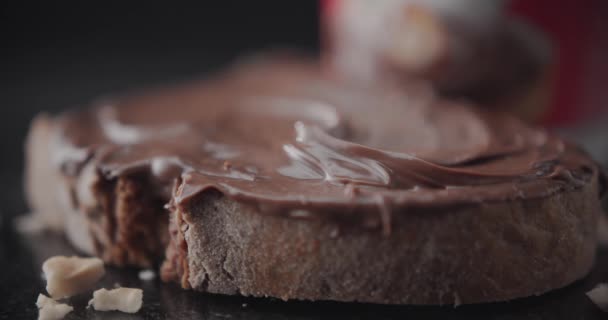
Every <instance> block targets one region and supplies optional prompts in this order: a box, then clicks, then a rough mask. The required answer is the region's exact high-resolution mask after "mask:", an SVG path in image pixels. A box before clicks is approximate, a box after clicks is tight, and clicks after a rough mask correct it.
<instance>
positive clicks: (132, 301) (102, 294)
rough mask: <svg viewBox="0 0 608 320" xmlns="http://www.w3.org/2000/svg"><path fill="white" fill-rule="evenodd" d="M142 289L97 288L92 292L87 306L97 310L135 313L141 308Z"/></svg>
mask: <svg viewBox="0 0 608 320" xmlns="http://www.w3.org/2000/svg"><path fill="white" fill-rule="evenodd" d="M143 295H144V294H143V291H142V290H141V289H135V288H116V289H112V290H106V289H103V288H102V289H99V290H96V291H95V292H93V299H91V300H90V301H89V306H93V309H95V310H97V311H121V312H126V313H135V312H137V311H139V309H141V305H142V299H143Z"/></svg>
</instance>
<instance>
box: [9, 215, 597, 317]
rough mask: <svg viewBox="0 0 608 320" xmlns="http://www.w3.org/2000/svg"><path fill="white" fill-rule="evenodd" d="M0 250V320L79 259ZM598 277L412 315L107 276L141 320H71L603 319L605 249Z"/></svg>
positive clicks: (12, 243)
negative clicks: (50, 263)
mask: <svg viewBox="0 0 608 320" xmlns="http://www.w3.org/2000/svg"><path fill="white" fill-rule="evenodd" d="M0 227H2V233H1V237H2V242H1V243H0V283H2V286H0V299H1V301H2V304H0V319H16V318H23V319H34V318H36V317H37V312H38V311H37V308H36V306H35V301H36V297H37V296H38V294H39V293H43V292H45V291H44V286H45V284H44V281H43V280H42V278H41V276H40V274H41V271H40V266H41V264H42V262H43V261H44V260H45V259H46V258H47V257H49V256H52V255H56V254H66V255H70V254H76V252H75V251H74V250H73V249H72V248H71V247H69V246H68V245H67V243H66V242H65V241H64V239H63V238H61V237H59V236H54V235H33V236H23V235H19V234H16V233H15V231H14V230H13V229H12V227H10V225H9V224H7V223H6V221H4V223H2V224H1V225H0ZM599 253H600V254H599V258H598V260H597V263H596V267H595V269H594V270H593V271H592V273H591V274H590V275H589V276H588V277H587V278H585V279H584V280H582V281H579V282H578V283H576V284H574V285H571V286H569V287H567V288H564V289H561V290H557V291H555V292H552V293H549V294H546V295H543V296H540V297H533V298H528V299H521V300H518V301H515V302H509V303H496V304H485V305H480V306H461V307H458V308H453V307H450V306H448V307H441V308H439V307H407V306H382V305H371V304H354V303H335V302H284V301H280V300H276V299H259V298H255V299H254V298H245V297H230V296H221V295H211V294H202V293H196V292H192V291H185V290H182V289H180V288H178V287H177V286H176V285H173V284H161V283H160V281H159V280H158V279H155V280H153V281H148V282H146V281H141V280H139V278H138V276H137V270H120V271H119V270H117V269H114V268H109V269H108V273H107V274H106V276H105V277H104V279H103V280H102V282H101V283H100V286H103V287H106V288H112V287H113V286H114V285H116V284H120V285H121V286H125V287H138V288H142V289H143V290H144V304H143V308H142V310H140V311H139V312H138V313H136V314H125V313H119V312H97V311H94V310H91V309H87V308H86V305H87V302H88V300H89V299H90V297H91V293H87V294H82V295H79V296H77V297H73V298H71V299H69V301H68V303H69V304H71V305H73V306H74V311H73V312H72V313H70V314H69V315H68V317H67V318H66V319H81V318H90V319H269V320H272V319H501V320H508V319H514V320H515V319H519V320H521V319H535V320H537V319H605V316H606V315H605V314H603V313H602V312H601V311H600V310H599V309H598V308H597V307H596V306H595V305H593V303H592V302H591V301H590V300H589V299H588V298H587V297H586V296H585V292H586V291H588V290H589V289H591V288H592V287H593V286H594V285H595V284H596V283H598V282H601V281H607V280H608V250H606V249H601V250H600V252H599Z"/></svg>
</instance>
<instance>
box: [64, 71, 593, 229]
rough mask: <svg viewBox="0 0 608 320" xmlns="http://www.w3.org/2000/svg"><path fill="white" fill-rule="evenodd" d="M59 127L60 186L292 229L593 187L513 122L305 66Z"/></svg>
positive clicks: (580, 166)
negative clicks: (97, 177)
mask: <svg viewBox="0 0 608 320" xmlns="http://www.w3.org/2000/svg"><path fill="white" fill-rule="evenodd" d="M60 121H61V123H62V125H61V128H62V130H61V131H60V132H59V133H58V136H57V139H56V140H55V141H56V143H57V148H56V150H57V152H56V154H55V157H54V158H55V160H56V161H58V163H59V164H61V165H62V166H63V169H64V172H65V173H66V174H74V173H75V172H76V173H77V171H78V170H79V168H80V167H82V164H83V163H84V162H94V163H96V165H97V167H98V168H99V170H100V171H101V172H102V173H103V174H104V175H105V176H106V177H107V178H108V179H111V178H113V177H116V176H119V175H124V174H129V173H132V172H141V171H142V170H144V171H147V172H149V173H150V175H151V176H152V177H153V178H154V180H155V181H157V184H158V185H159V186H161V187H165V188H166V190H170V188H171V186H173V184H174V183H175V181H177V182H178V187H177V189H176V190H177V191H176V192H175V194H174V195H173V203H175V204H178V205H179V204H182V203H184V202H187V201H188V200H189V199H191V198H192V197H195V196H196V195H197V194H200V193H201V192H205V191H206V190H212V189H214V190H218V191H220V192H221V193H223V194H224V195H225V196H228V197H231V198H233V199H235V200H237V201H240V202H243V203H247V204H251V205H254V206H256V207H257V208H258V209H259V211H260V212H268V213H271V212H274V213H285V214H290V215H292V216H294V217H296V216H305V215H307V214H309V213H310V212H321V211H332V212H336V211H339V212H341V213H342V214H350V213H356V212H369V211H374V212H379V211H380V213H386V211H387V210H388V209H387V208H390V209H391V210H394V209H396V208H405V207H423V208H426V207H441V206H448V205H454V204H466V203H469V204H470V203H483V202H487V201H504V200H510V199H518V198H532V197H543V196H547V195H551V194H553V193H555V192H559V191H561V190H565V189H568V188H577V187H580V186H581V185H583V184H585V183H586V182H588V181H590V179H592V177H593V176H595V175H598V168H597V166H596V165H595V164H594V163H593V162H592V161H591V160H590V159H589V158H588V156H587V155H586V154H585V153H583V152H582V151H580V150H579V149H578V148H576V147H574V146H572V145H570V144H568V143H566V142H564V141H562V140H560V139H558V138H556V137H554V136H552V135H550V134H549V133H547V132H545V131H543V130H540V129H535V128H531V127H529V126H527V125H525V124H523V123H522V122H520V121H519V120H516V119H515V118H511V117H509V116H506V115H502V114H495V113H490V112H488V111H484V110H480V109H476V108H475V107H472V106H469V105H467V104H465V103H462V102H456V101H445V100H441V99H439V98H437V97H435V96H434V95H433V94H432V91H431V90H429V89H428V87H427V86H426V85H425V84H419V83H412V84H411V85H410V87H409V88H408V89H404V88H403V87H402V86H400V87H399V88H398V89H394V88H391V87H389V86H384V87H378V88H358V87H352V86H349V85H346V84H343V83H338V82H336V81H332V80H331V79H329V78H328V77H326V76H325V75H323V74H322V72H321V71H319V69H318V68H317V67H316V66H313V65H307V64H293V63H274V64H271V65H257V66H245V67H241V68H239V69H238V70H234V71H232V72H229V73H228V74H225V75H223V76H220V77H216V78H214V79H211V80H207V81H203V82H202V83H196V84H192V85H189V86H182V87H178V88H173V89H166V90H161V91H157V92H155V93H152V94H148V95H141V96H135V97H130V98H125V99H122V100H117V101H109V102H104V103H100V104H99V105H97V106H96V107H94V108H92V109H90V110H89V111H86V112H81V113H71V114H66V115H64V116H63V117H62V118H61V119H60ZM70 168H71V169H70ZM169 198H170V195H169V194H167V200H169ZM384 222H385V221H384V220H383V223H384Z"/></svg>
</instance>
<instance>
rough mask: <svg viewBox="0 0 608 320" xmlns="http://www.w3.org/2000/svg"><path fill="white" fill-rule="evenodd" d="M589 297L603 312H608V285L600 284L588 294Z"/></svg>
mask: <svg viewBox="0 0 608 320" xmlns="http://www.w3.org/2000/svg"><path fill="white" fill-rule="evenodd" d="M587 297H589V299H591V301H593V303H595V305H597V306H598V307H599V308H600V309H602V311H604V312H608V284H606V283H600V284H598V285H597V286H595V288H593V289H592V290H591V291H589V292H587Z"/></svg>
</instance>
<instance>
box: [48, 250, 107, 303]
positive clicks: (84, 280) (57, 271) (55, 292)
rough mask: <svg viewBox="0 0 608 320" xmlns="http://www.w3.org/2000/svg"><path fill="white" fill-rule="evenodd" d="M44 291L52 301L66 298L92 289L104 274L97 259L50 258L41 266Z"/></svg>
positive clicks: (101, 262) (101, 263)
mask: <svg viewBox="0 0 608 320" xmlns="http://www.w3.org/2000/svg"><path fill="white" fill-rule="evenodd" d="M42 271H43V272H44V275H45V277H46V281H47V283H46V291H47V292H48V293H49V294H50V295H51V297H52V298H53V299H62V298H68V297H71V296H73V295H75V294H78V293H82V292H85V291H87V290H90V289H92V288H93V287H94V286H95V284H96V283H97V281H99V279H101V277H103V275H104V274H105V268H104V265H103V261H102V260H101V259H99V258H80V257H76V256H73V257H65V256H55V257H51V258H49V259H48V260H46V261H45V262H44V264H42Z"/></svg>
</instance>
